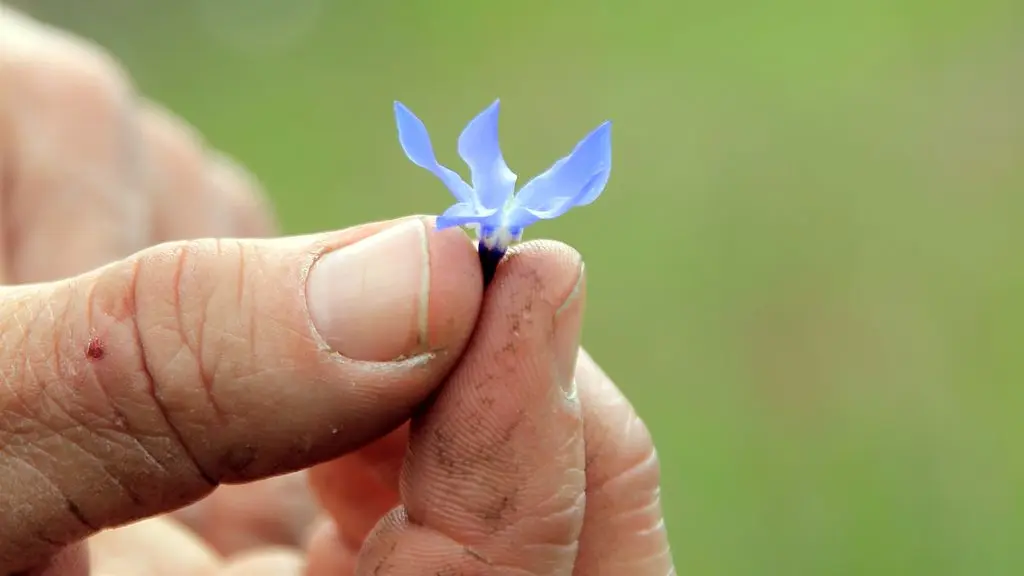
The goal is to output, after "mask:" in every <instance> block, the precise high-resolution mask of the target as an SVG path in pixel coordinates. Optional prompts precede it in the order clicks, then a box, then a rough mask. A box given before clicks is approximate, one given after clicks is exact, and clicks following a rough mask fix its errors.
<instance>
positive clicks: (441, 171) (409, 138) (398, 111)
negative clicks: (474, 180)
mask: <svg viewBox="0 0 1024 576" xmlns="http://www.w3.org/2000/svg"><path fill="white" fill-rule="evenodd" d="M395 123H396V124H397V125H398V142H399V143H400V144H401V145H402V150H404V151H405V155H406V156H408V157H409V160H412V162H413V164H416V165H417V166H419V167H420V168H426V169H427V170H430V171H431V172H433V173H434V175H435V176H437V177H438V178H440V179H441V181H442V182H444V184H445V186H447V187H448V190H450V191H451V193H452V196H455V199H456V200H458V201H459V202H470V203H474V202H475V201H476V197H475V195H474V194H473V190H472V189H471V188H470V187H469V185H468V184H466V183H465V182H464V181H463V180H462V177H461V176H459V175H458V174H456V173H455V172H453V171H452V170H450V169H448V168H445V167H444V166H442V165H440V164H438V163H437V157H436V156H434V148H433V147H432V146H431V145H430V135H429V134H428V133H427V127H426V126H424V125H423V122H421V121H420V119H419V118H417V117H416V115H415V114H413V113H412V111H411V110H409V109H408V108H406V107H405V105H404V104H402V103H401V102H398V101H395Z"/></svg>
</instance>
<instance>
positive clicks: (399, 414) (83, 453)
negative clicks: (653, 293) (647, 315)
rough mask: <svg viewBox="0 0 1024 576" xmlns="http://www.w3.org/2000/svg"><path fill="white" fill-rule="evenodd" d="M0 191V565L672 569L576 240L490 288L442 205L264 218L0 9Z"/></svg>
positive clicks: (201, 148) (165, 131) (202, 152)
mask: <svg viewBox="0 0 1024 576" xmlns="http://www.w3.org/2000/svg"><path fill="white" fill-rule="evenodd" d="M0 195H2V196H0V383H2V385H0V574H12V573H13V574H18V573H25V574H44V575H49V576H52V575H60V576H80V575H86V574H93V575H104V576H122V575H124V576H127V575H139V574H154V575H163V574H167V575H172V574H173V575H192V574H195V575H228V574H246V575H253V576H259V575H261V574H267V575H271V574H273V575H288V574H305V575H309V576H319V575H360V576H362V575H371V574H373V575H408V576H419V575H423V576H427V575H437V574H537V575H549V574H555V575H558V574H565V575H570V574H573V575H588V576H589V575H604V574H614V575H622V574H630V575H635V576H664V575H666V574H674V568H673V565H672V558H671V554H670V551H669V545H668V540H667V536H666V532H665V525H664V520H663V516H662V511H661V506H660V503H659V472H658V459H657V455H656V452H655V449H654V445H653V443H652V441H651V438H650V435H649V434H648V432H647V430H646V428H645V427H644V425H643V423H642V422H641V420H640V418H639V417H638V416H637V415H636V413H635V412H634V411H633V409H632V407H631V406H630V404H629V402H628V401H627V400H626V399H625V397H624V396H623V395H622V394H621V393H620V392H619V390H618V389H617V388H616V387H615V385H614V384H613V383H612V382H611V380H609V379H608V377H607V376H606V375H605V374H604V373H603V372H602V371H601V370H600V368H598V367H597V365H596V364H595V363H594V361H593V360H592V359H591V358H590V357H589V356H588V355H587V354H586V353H585V352H582V351H581V350H580V349H579V332H580V326H581V322H582V317H583V308H584V303H585V300H586V278H585V272H584V266H583V262H582V259H581V257H580V255H579V254H578V253H576V252H575V251H574V250H572V249H571V248H569V247H567V246H565V245H562V244H559V243H554V242H531V243H526V244H523V245H521V246H519V247H518V248H516V249H515V250H513V252H512V253H511V254H510V256H509V258H508V260H507V261H506V262H505V263H503V264H502V266H501V267H500V269H499V271H498V274H497V276H496V279H495V281H494V283H493V285H492V286H491V288H489V290H488V291H487V293H486V295H485V294H484V293H483V291H482V290H481V287H480V285H481V281H480V271H479V265H478V263H477V260H476V254H475V252H474V250H473V248H472V246H471V244H470V242H469V241H468V240H467V238H466V237H465V235H463V234H462V233H461V232H460V231H457V230H448V231H444V232H436V231H434V230H433V228H432V226H431V219H430V218H429V217H418V216H410V217H407V218H401V219H397V220H394V221H387V222H377V223H370V224H365V225H361V226H356V227H354V228H350V229H347V230H341V231H336V232H329V233H324V234H316V235H309V236H301V237H286V238H275V237H276V235H277V228H276V224H275V222H274V218H273V215H272V212H271V210H270V207H269V205H268V203H267V202H266V201H265V200H264V197H263V193H262V191H261V190H260V189H259V185H258V183H257V182H256V181H255V180H254V179H253V178H252V177H251V176H250V175H249V174H248V173H247V172H245V171H244V170H243V169H242V168H240V167H239V166H237V165H235V164H234V163H232V162H231V161H230V160H229V159H228V158H226V157H225V156H223V155H221V154H218V153H216V152H214V151H211V150H209V149H207V148H206V147H205V145H204V143H203V142H202V140H201V138H200V136H199V135H198V134H197V133H196V132H195V131H194V130H192V129H190V128H189V127H187V126H186V125H185V124H184V123H182V122H181V121H180V120H178V119H177V118H175V117H173V116H172V115H170V114H169V113H167V112H166V111H164V110H162V109H160V108H159V107H157V106H154V105H152V104H150V103H148V102H146V101H145V100H144V99H143V98H141V97H138V96H137V95H136V94H135V93H134V89H133V87H132V86H131V83H130V81H129V80H128V78H127V77H126V75H125V73H124V72H123V71H122V70H121V68H120V67H119V66H118V65H117V63H116V62H115V61H114V60H113V59H111V58H110V57H109V56H108V55H107V54H105V53H104V52H103V51H102V50H100V49H98V48H97V47H95V46H92V45H90V44H87V43H86V42H84V41H82V40H80V39H77V38H74V37H72V36H69V35H67V34H65V33H63V32H60V31H58V30H55V29H52V28H49V27H46V26H44V25H42V24H39V23H38V22H35V21H32V20H30V19H28V18H26V17H24V16H21V15H18V14H16V13H15V12H13V11H11V10H9V9H6V8H2V7H0ZM196 238H211V239H209V240H195V239H196ZM385 240H386V241H385ZM332 254H342V255H343V256H344V258H341V259H333V260H332V259H331V258H332V256H331V255H332ZM382 277H386V278H389V279H390V280H389V281H388V284H387V285H386V289H384V290H369V289H368V288H367V286H371V285H372V282H373V281H374V279H377V280H380V278H382ZM353 279H358V280H359V281H352V280H353ZM346 286H347V288H346ZM367 310H370V311H374V310H387V311H388V313H387V314H384V313H381V314H379V315H377V316H372V315H371V316H370V317H369V319H366V318H364V317H365V316H366V314H364V313H363V312H365V311H367ZM360 314H362V315H360ZM361 318H362V319H363V320H360V319H361Z"/></svg>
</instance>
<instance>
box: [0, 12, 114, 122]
mask: <svg viewBox="0 0 1024 576" xmlns="http://www.w3.org/2000/svg"><path fill="white" fill-rule="evenodd" d="M2 20H3V23H2V24H0V37H2V38H0V55H2V56H0V63H2V64H3V65H2V66H0V86H3V88H4V93H5V98H4V102H5V103H6V104H8V105H12V106H21V107H24V108H25V110H19V112H26V111H31V110H33V109H36V110H46V111H50V112H61V113H62V114H63V115H65V116H67V115H73V114H76V113H77V114H80V113H89V114H95V113H96V111H97V110H98V109H99V110H102V109H111V108H113V107H114V106H117V105H119V104H121V103H122V102H124V100H125V97H126V96H127V95H128V94H129V93H130V92H131V85H130V82H129V80H128V77H127V74H126V73H125V71H124V69H123V68H122V67H121V66H120V64H119V63H118V62H117V61H116V60H115V59H114V58H113V57H112V56H111V55H110V54H109V53H107V52H105V51H104V50H102V49H101V48H99V47H98V46H96V45H95V44H92V43H91V42H88V41H86V40H84V39H81V38H77V37H73V36H70V35H68V34H66V33H64V32H61V31H58V30H57V29H54V28H51V27H48V26H44V25H42V24H39V23H36V22H34V21H32V20H29V19H27V18H10V19H8V18H6V17H5V18H4V19H2ZM70 103H74V106H69V104H70ZM22 116H23V115H22V114H19V117H22Z"/></svg>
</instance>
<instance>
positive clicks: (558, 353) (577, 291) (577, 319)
mask: <svg viewBox="0 0 1024 576" xmlns="http://www.w3.org/2000/svg"><path fill="white" fill-rule="evenodd" d="M586 284H587V280H586V271H585V270H584V267H583V265H580V275H579V278H578V279H577V280H576V285H575V286H574V287H573V289H572V292H570V293H569V296H568V297H567V298H566V299H565V302H563V303H562V305H561V306H560V307H559V308H558V311H557V312H555V342H554V350H555V369H556V374H557V375H558V382H559V384H560V385H561V386H562V392H564V393H565V397H566V398H567V399H569V400H576V362H577V360H578V359H579V354H580V338H581V337H582V335H583V308H584V306H583V304H584V301H585V298H584V294H585V293H586Z"/></svg>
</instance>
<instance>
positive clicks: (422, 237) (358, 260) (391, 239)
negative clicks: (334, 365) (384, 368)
mask: <svg viewBox="0 0 1024 576" xmlns="http://www.w3.org/2000/svg"><path fill="white" fill-rule="evenodd" d="M429 291H430V249H429V244H428V242H427V231H426V228H425V227H424V225H423V222H422V221H421V220H419V219H414V220H410V221H408V222H405V223H402V224H398V225H396V226H394V227H392V228H389V229H387V230H384V231H382V232H379V233H377V234H375V235H373V236H370V237H369V238H365V239H363V240H361V241H359V242H356V243H355V244H350V245H348V246H345V247H343V248H339V249H337V250H334V251H332V252H328V253H327V254H324V255H323V256H321V257H320V259H319V260H317V262H316V263H315V264H314V265H313V269H312V270H311V271H310V273H309V280H308V282H307V285H306V299H307V306H308V307H309V314H310V318H311V320H312V322H313V326H314V327H315V328H316V330H317V332H318V333H319V334H320V337H321V338H323V340H324V342H325V343H326V344H327V345H328V346H329V347H330V348H331V349H332V350H334V351H335V352H337V353H338V354H341V355H342V356H345V357H347V358H351V359H353V360H365V361H377V362H385V361H392V360H397V359H399V358H402V357H404V356H408V355H411V354H414V353H416V352H419V351H420V348H421V347H422V345H424V344H425V342H424V341H425V340H426V331H427V309H428V308H427V302H428V297H429Z"/></svg>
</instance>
